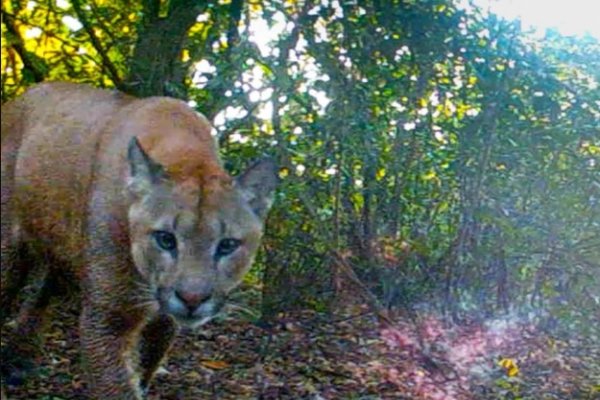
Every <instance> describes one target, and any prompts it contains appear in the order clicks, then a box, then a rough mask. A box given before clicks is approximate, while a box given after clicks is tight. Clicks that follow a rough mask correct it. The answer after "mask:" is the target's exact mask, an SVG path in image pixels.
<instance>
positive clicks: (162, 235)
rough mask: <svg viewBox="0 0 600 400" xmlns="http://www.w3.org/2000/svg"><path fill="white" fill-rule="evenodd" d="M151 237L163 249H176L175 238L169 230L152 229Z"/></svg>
mask: <svg viewBox="0 0 600 400" xmlns="http://www.w3.org/2000/svg"><path fill="white" fill-rule="evenodd" d="M152 237H153V238H154V241H155V242H156V245H157V246H158V247H159V248H161V249H162V250H165V251H174V250H176V249H177V238H175V235H173V234H172V233H171V232H166V231H154V232H152Z"/></svg>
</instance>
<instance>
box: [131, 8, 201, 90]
mask: <svg viewBox="0 0 600 400" xmlns="http://www.w3.org/2000/svg"><path fill="white" fill-rule="evenodd" d="M205 7H206V3H205V2H199V1H194V0H171V1H170V3H169V9H168V13H167V16H165V17H161V16H160V10H159V8H160V2H159V1H152V0H149V1H145V2H144V19H143V21H142V24H141V27H140V29H139V33H138V40H137V43H136V46H135V50H134V52H133V56H132V58H131V63H130V66H129V72H128V76H127V78H126V79H125V84H124V88H125V91H127V92H128V93H130V94H133V95H135V96H138V97H148V96H171V97H178V98H185V97H186V95H187V90H186V86H185V84H184V78H185V74H186V72H187V66H186V65H185V64H184V63H183V62H182V60H181V53H182V50H183V46H184V45H185V42H186V39H187V33H188V31H189V29H190V28H191V27H192V25H193V24H194V23H195V22H196V18H197V16H198V15H199V14H200V13H201V12H202V11H203V10H204V9H205Z"/></svg>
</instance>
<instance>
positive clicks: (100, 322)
mask: <svg viewBox="0 0 600 400" xmlns="http://www.w3.org/2000/svg"><path fill="white" fill-rule="evenodd" d="M116 292H118V290H116ZM115 295H116V293H115V292H112V297H114V296H115ZM84 296H85V295H84ZM121 299H122V300H123V303H125V304H127V300H126V296H125V298H121ZM123 303H122V304H119V305H115V304H114V302H111V301H107V302H106V303H104V302H90V301H88V300H87V299H86V300H84V302H83V309H82V313H81V319H80V333H81V345H82V351H83V355H84V360H85V362H86V370H87V373H88V377H89V387H90V388H89V397H90V399H115V400H116V399H118V400H140V399H143V397H144V396H143V392H142V389H141V386H140V383H141V382H140V380H141V377H140V375H139V373H138V369H139V367H138V364H139V362H138V354H137V345H138V341H139V337H140V333H141V330H142V328H143V327H144V325H145V323H146V320H147V316H145V315H144V313H140V312H139V311H140V310H137V309H134V310H132V309H128V307H127V306H125V304H123Z"/></svg>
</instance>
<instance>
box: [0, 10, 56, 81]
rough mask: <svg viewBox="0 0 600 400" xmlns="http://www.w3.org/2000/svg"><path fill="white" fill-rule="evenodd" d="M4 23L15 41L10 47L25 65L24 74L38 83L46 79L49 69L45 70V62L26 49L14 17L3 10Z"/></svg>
mask: <svg viewBox="0 0 600 400" xmlns="http://www.w3.org/2000/svg"><path fill="white" fill-rule="evenodd" d="M2 22H4V25H5V26H6V31H7V32H8V34H9V35H11V36H12V37H13V39H14V40H13V41H12V43H11V45H10V47H11V48H12V49H14V51H15V52H16V53H17V54H18V55H19V57H20V58H21V62H22V63H23V74H29V75H30V76H31V77H33V81H34V82H36V83H37V82H41V81H43V80H44V79H46V74H47V68H45V63H44V61H43V60H42V59H40V58H39V57H37V56H36V55H35V54H33V53H31V52H29V51H27V49H25V43H24V41H23V38H22V37H21V35H19V30H18V29H17V26H16V25H15V19H14V17H13V16H12V15H11V14H9V13H7V12H5V11H4V10H3V11H2Z"/></svg>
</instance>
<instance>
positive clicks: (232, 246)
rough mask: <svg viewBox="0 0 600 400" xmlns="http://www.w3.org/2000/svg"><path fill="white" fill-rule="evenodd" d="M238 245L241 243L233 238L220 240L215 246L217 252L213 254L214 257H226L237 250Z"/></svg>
mask: <svg viewBox="0 0 600 400" xmlns="http://www.w3.org/2000/svg"><path fill="white" fill-rule="evenodd" d="M240 244H242V241H241V240H239V239H233V238H227V239H222V240H221V241H220V242H219V245H218V246H217V251H216V253H215V256H217V257H224V256H228V255H229V254H231V253H233V252H234V251H236V250H237V248H238V247H240Z"/></svg>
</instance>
